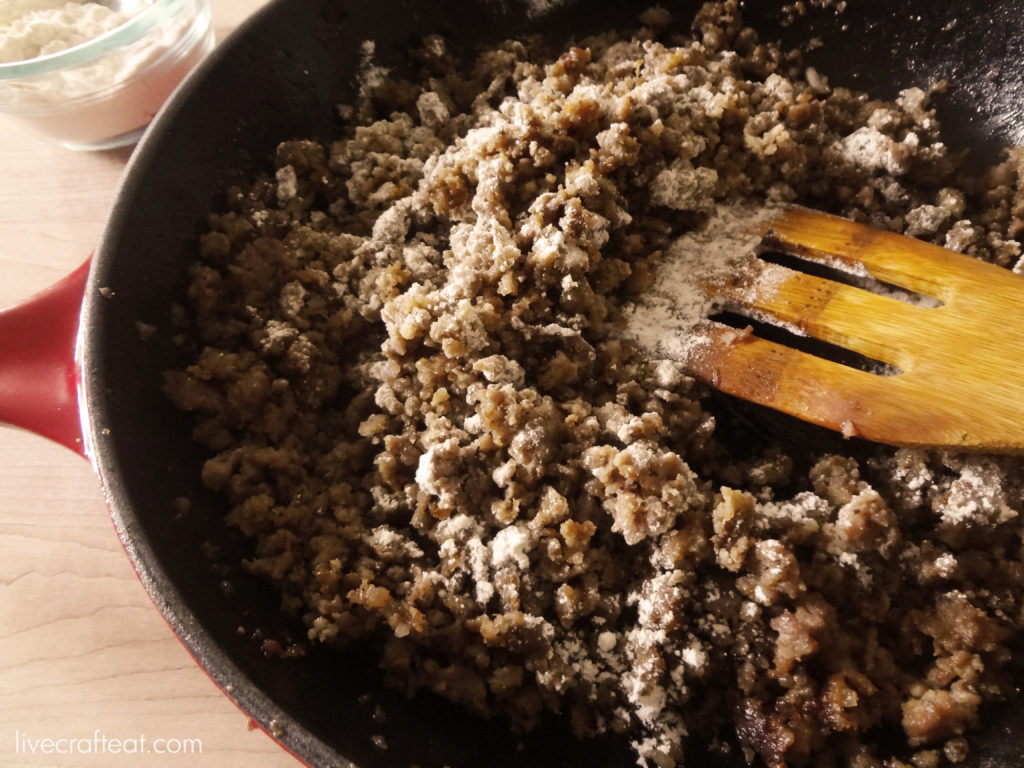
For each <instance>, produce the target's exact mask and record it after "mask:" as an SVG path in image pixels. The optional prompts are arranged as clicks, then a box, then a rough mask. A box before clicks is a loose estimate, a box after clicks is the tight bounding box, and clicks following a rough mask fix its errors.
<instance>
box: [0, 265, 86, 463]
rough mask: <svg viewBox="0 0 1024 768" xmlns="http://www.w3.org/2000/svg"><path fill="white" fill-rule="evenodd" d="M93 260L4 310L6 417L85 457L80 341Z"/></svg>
mask: <svg viewBox="0 0 1024 768" xmlns="http://www.w3.org/2000/svg"><path fill="white" fill-rule="evenodd" d="M88 275H89V262H88V261H86V262H85V263H84V264H82V266H80V267H79V268H78V269H76V270H75V271H74V272H72V273H71V274H70V275H68V276H67V277H65V278H64V279H62V280H60V281H59V282H57V283H54V284H53V285H51V286H50V287H49V288H46V289H45V290H43V291H41V292H40V293H37V294H36V295H35V296H32V297H31V298H29V299H27V300H25V301H24V302H22V303H20V304H16V305H15V306H13V307H10V308H9V309H4V310H0V422H6V423H8V424H12V425H14V426H17V427H23V428H25V429H28V430H30V431H32V432H35V433H37V434H39V435H42V436H44V437H48V438H50V439H51V440H55V441H56V442H58V443H60V444H61V445H64V446H66V447H68V448H70V449H71V450H73V451H75V452H76V453H79V454H81V455H82V456H85V446H84V444H83V441H82V425H81V421H80V419H79V410H78V363H77V360H76V356H75V343H76V339H77V335H78V316H79V314H80V312H81V309H82V298H83V297H84V296H85V283H86V278H87V277H88Z"/></svg>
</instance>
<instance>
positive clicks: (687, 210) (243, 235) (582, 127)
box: [166, 0, 1024, 768]
mask: <svg viewBox="0 0 1024 768" xmlns="http://www.w3.org/2000/svg"><path fill="white" fill-rule="evenodd" d="M668 21H669V19H668V16H667V14H666V13H665V12H664V11H662V10H658V9H654V10H651V11H649V12H647V13H645V14H644V15H643V16H642V17H641V20H640V23H641V25H642V26H641V27H640V28H639V29H638V30H637V31H636V32H635V34H633V35H632V36H620V35H618V34H608V35H606V36H601V37H597V38H593V39H589V40H586V41H583V42H580V43H579V44H578V46H577V47H573V48H570V49H569V50H566V51H564V52H562V53H561V54H560V55H557V56H555V57H550V58H549V57H547V56H546V54H545V53H544V52H543V51H542V50H541V49H540V47H539V46H538V45H536V44H534V43H532V42H531V41H516V40H512V41H509V42H507V43H505V44H503V45H501V46H498V47H496V48H494V49H493V50H489V51H486V52H484V53H482V54H480V55H479V57H478V58H477V59H476V60H475V61H474V62H472V65H471V66H468V67H463V68H460V67H459V66H458V65H457V64H456V63H455V62H454V61H453V59H452V57H450V56H449V54H448V53H447V51H446V48H445V43H444V41H443V40H441V39H437V38H430V39H427V40H425V41H424V44H423V46H422V47H421V48H420V49H419V50H417V51H416V52H415V54H414V55H415V57H416V58H417V61H418V64H419V67H420V69H421V70H422V72H423V75H424V76H423V78H422V79H421V80H419V81H417V82H406V81H395V80H380V79H378V80H373V81H369V82H368V84H367V85H366V86H365V88H364V91H363V93H362V95H361V96H360V98H359V99H358V100H357V101H356V103H355V104H354V105H352V106H350V107H347V108H345V109H344V110H343V117H344V118H345V119H344V124H345V126H346V127H345V135H344V137H343V138H341V139H339V140H338V141H336V142H334V143H333V144H330V145H322V144H318V143H314V142H311V141H303V140H296V141H290V142H286V143H284V144H282V145H281V146H280V147H279V149H278V152H277V157H276V168H277V170H276V175H275V176H273V177H268V178H260V179H258V180H255V181H254V182H253V183H252V184H251V185H249V186H246V187H244V188H239V189H235V190H232V192H231V194H230V195H229V200H228V205H227V209H226V210H225V211H224V212H221V213H215V214H213V215H212V216H211V217H210V228H209V232H208V233H207V234H205V235H204V236H203V238H202V242H201V249H200V250H201V253H200V258H199V260H198V261H197V262H196V263H195V265H194V266H193V267H192V271H191V279H192V283H191V288H190V290H189V299H190V302H191V311H192V313H193V314H194V329H195V330H194V333H195V336H196V339H197V343H196V350H197V351H196V355H195V359H194V362H193V363H192V364H191V365H189V366H188V367H187V368H184V369H182V370H175V371H171V372H169V373H168V374H167V379H166V389H167V392H168V393H169V395H170V397H171V398H172V399H173V400H174V402H175V403H176V404H177V405H178V406H180V407H181V408H182V409H184V410H186V411H190V412H192V413H194V414H195V416H196V419H197V421H196V427H195V436H196V438H197V439H198V440H199V441H201V442H202V443H203V444H205V445H206V446H207V447H208V448H209V450H210V452H211V458H210V459H209V461H208V462H207V463H206V465H205V468H204V470H203V480H204V482H205V484H206V485H207V486H208V487H209V488H211V489H214V490H215V491H218V492H220V493H222V494H223V495H224V496H225V497H226V499H227V500H228V501H229V503H230V506H231V512H230V515H229V522H230V524H231V525H234V526H237V527H238V528H239V529H240V530H241V531H243V532H244V533H245V534H246V535H247V536H249V537H251V539H252V541H253V545H254V548H255V553H254V556H253V557H252V559H251V561H249V562H248V568H249V569H250V570H251V571H252V572H254V573H256V574H260V575H262V576H265V577H266V578H268V579H270V580H271V581H272V582H274V583H275V584H276V585H277V586H278V587H279V589H280V592H281V594H282V598H283V606H284V608H285V609H286V610H287V611H290V612H294V613H295V614H297V615H300V616H301V617H302V619H303V620H304V622H305V624H306V626H308V631H309V638H310V640H312V641H315V642H321V643H330V644H344V643H346V642H349V641H352V640H354V639H357V638H363V637H366V636H369V635H371V634H372V635H374V636H376V637H379V638H383V639H384V646H383V647H384V652H383V655H382V658H381V663H382V665H383V666H384V668H385V669H386V670H387V671H388V672H389V673H390V675H392V676H393V677H394V678H395V679H396V680H399V681H401V683H402V684H403V685H407V686H409V687H412V688H425V689H431V690H434V691H437V692H439V693H441V694H442V695H444V696H446V697H449V698H451V699H454V700H456V701H458V702H461V703H462V704H464V705H465V706H466V707H468V708H469V709H470V710H472V711H474V712H477V713H482V714H485V715H491V714H494V713H502V714H504V715H507V716H508V717H509V718H510V719H511V721H512V723H513V724H514V727H516V728H523V729H528V728H530V727H531V725H533V724H534V723H536V722H537V720H538V718H539V717H540V716H541V714H542V713H543V712H544V711H545V710H558V711H562V712H568V713H570V715H571V719H572V723H573V725H574V728H575V730H576V732H577V733H578V734H579V735H580V736H581V737H585V736H587V735H588V734H594V733H597V732H601V731H606V730H613V731H618V732H625V733H628V734H631V738H632V739H633V740H634V742H635V748H636V751H637V753H638V755H639V757H640V758H641V761H646V762H647V764H649V765H656V766H662V767H665V766H672V765H682V764H683V762H684V758H685V752H686V736H687V734H699V735H701V737H702V738H704V737H706V735H707V734H708V733H719V734H731V736H729V737H728V738H729V739H730V740H731V742H732V743H733V744H734V748H740V749H742V750H744V751H745V752H746V753H747V755H748V756H749V757H751V758H752V759H758V760H761V761H763V763H764V764H766V765H768V766H773V767H778V766H783V765H788V766H799V765H813V766H830V765H834V766H849V767H850V768H869V767H870V766H887V767H888V768H895V767H896V766H906V765H911V764H912V765H914V766H926V765H940V764H942V762H943V761H948V762H958V761H960V760H962V759H963V756H964V754H965V752H966V749H967V746H966V745H967V742H966V741H965V738H964V736H965V734H969V732H970V730H971V728H972V727H973V726H975V725H976V724H977V723H978V721H979V707H980V706H981V705H982V704H983V703H984V702H988V701H993V700H998V699H1001V698H1004V697H1006V696H1008V695H1009V694H1010V693H1011V692H1012V685H1011V682H1010V678H1009V677H1008V675H1007V672H1006V670H1007V668H1008V663H1009V661H1010V653H1011V652H1010V647H1011V643H1018V642H1019V639H1020V632H1021V627H1022V624H1024V602H1022V599H1021V595H1022V586H1024V558H1022V551H1021V521H1020V519H1019V512H1020V510H1021V507H1022V485H1021V482H1022V478H1024V472H1022V471H1021V469H1022V467H1021V463H1020V461H1019V460H1018V459H1012V458H1006V457H995V456H987V455H975V456H962V455H956V454H945V453H933V452H926V451H921V450H910V449H901V450H889V449H881V448H880V449H878V450H877V451H873V452H868V454H866V457H865V454H863V452H862V453H857V452H856V451H854V450H853V449H852V448H851V449H850V450H849V451H843V450H838V451H834V452H831V453H826V454H822V455H815V456H812V457H811V458H810V460H808V457H807V455H806V453H807V451H806V450H805V448H804V447H802V446H800V445H788V444H786V443H785V441H781V442H780V443H779V444H777V445H767V446H766V447H764V448H757V449H750V450H746V451H742V450H737V449H736V446H735V436H734V435H730V434H722V430H721V429H719V430H716V426H717V425H719V423H720V422H721V421H722V420H723V419H724V418H725V416H724V415H723V414H721V413H719V412H717V411H716V410H714V408H715V406H714V403H715V402H717V401H714V400H711V399H708V393H707V392H705V391H704V390H702V389H701V388H700V387H697V386H696V385H694V383H693V382H692V381H691V380H690V379H688V378H687V377H686V376H685V375H683V373H682V372H681V371H680V370H679V368H678V366H677V365H675V364H673V363H672V362H671V361H664V360H652V359H646V358H645V357H644V356H643V355H641V354H640V353H639V352H638V351H637V350H636V349H635V348H634V347H632V346H631V345H630V343H629V342H627V341H625V340H623V339H622V338H621V337H620V336H619V335H618V334H617V333H616V328H615V320H616V317H617V313H618V312H619V310H620V307H621V306H622V305H623V303H624V302H625V301H627V300H628V299H629V298H630V297H631V296H636V295H637V293H638V292H639V291H642V290H643V288H644V286H645V284H646V283H647V281H648V280H649V276H650V272H651V265H652V263H653V262H652V259H654V258H655V257H656V255H657V253H658V250H659V248H661V247H662V246H664V244H665V243H666V242H667V241H668V240H669V239H670V238H671V237H673V236H675V235H677V234H678V233H680V232H681V231H684V230H685V229H687V228H688V227H691V226H693V225H695V224H697V223H699V222H700V221H701V220H702V218H703V217H705V216H707V215H708V213H709V212H711V211H712V210H713V209H714V207H715V205H716V204H718V203H720V202H725V201H731V200H737V199H751V198H753V199H765V200H795V199H800V200H804V201H807V202H809V203H810V204H812V205H818V206H820V207H826V208H829V209H832V210H835V211H839V212H842V213H844V214H846V215H848V216H851V217H853V218H856V219H860V220H865V221H869V222H871V223H873V224H875V225H877V226H880V227H885V228H888V229H893V230H897V231H906V232H908V233H910V234H913V235H916V236H919V237H923V238H925V239H928V240H930V241H933V242H937V243H940V244H944V245H946V246H948V247H950V248H953V249H955V250H959V251H964V252H967V253H970V254H973V255H976V256H977V257H979V258H983V259H988V260H991V261H994V262H997V263H999V264H1003V265H1005V266H1007V267H1013V266H1014V265H1015V264H1016V263H1017V262H1018V260H1019V258H1020V246H1019V244H1018V242H1017V239H1016V238H1017V236H1018V235H1019V233H1020V232H1021V230H1022V227H1024V185H1022V184H1021V174H1022V163H1021V155H1019V154H1017V153H1011V154H1009V155H1008V156H1007V159H1006V161H1005V162H1003V163H1001V164H1000V165H998V166H997V167H995V168H993V169H992V170H991V171H989V172H987V174H985V175H983V176H981V177H979V178H968V177H966V176H965V175H964V174H963V173H962V172H961V171H960V169H959V167H958V160H957V156H956V155H955V154H954V153H952V152H950V151H949V150H948V149H947V147H946V146H945V145H944V144H943V143H942V141H941V137H940V133H939V125H938V124H937V121H936V119H935V116H934V112H933V111H932V109H931V107H930V98H931V94H930V93H929V92H927V91H925V90H920V89H910V90H907V91H905V92H904V93H903V94H902V95H901V96H900V98H899V99H898V100H896V101H895V102H894V103H889V102H883V101H878V100H873V99H871V98H870V97H869V96H867V95H865V94H862V93H856V92H852V91H849V90H845V89H842V88H832V87H830V86H829V84H828V83H827V81H825V79H824V78H822V77H821V76H820V75H819V74H817V73H816V72H814V71H809V70H807V69H805V67H804V65H803V63H802V62H801V57H800V55H799V54H797V53H795V52H786V51H784V50H781V49H780V48H778V47H776V46H773V45H770V44H767V43H765V42H762V41H760V40H759V39H758V36H757V34H756V33H755V32H754V31H753V30H751V29H748V28H744V27H743V25H742V22H741V19H740V18H739V14H738V11H737V6H736V3H735V2H731V1H730V0H726V1H724V2H714V3H709V4H708V5H706V6H705V7H704V8H703V9H702V10H701V11H700V13H699V14H698V15H697V17H696V19H695V20H694V22H693V36H692V38H691V39H677V38H671V37H669V36H667V35H665V34H663V31H664V30H665V29H666V28H667V25H668ZM840 448H842V444H840ZM879 724H883V725H886V724H888V725H895V726H897V727H900V726H901V727H902V730H903V732H904V733H905V736H906V744H907V745H909V749H908V750H906V751H905V753H903V754H904V757H903V758H902V759H903V760H909V761H911V762H909V763H907V762H902V761H901V759H899V758H897V757H894V756H893V755H891V754H887V753H885V752H883V751H880V748H879V747H878V745H877V744H875V743H874V742H873V740H872V739H871V737H870V735H869V734H868V732H869V731H870V730H871V729H872V728H874V727H875V726H878V725H879Z"/></svg>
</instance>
